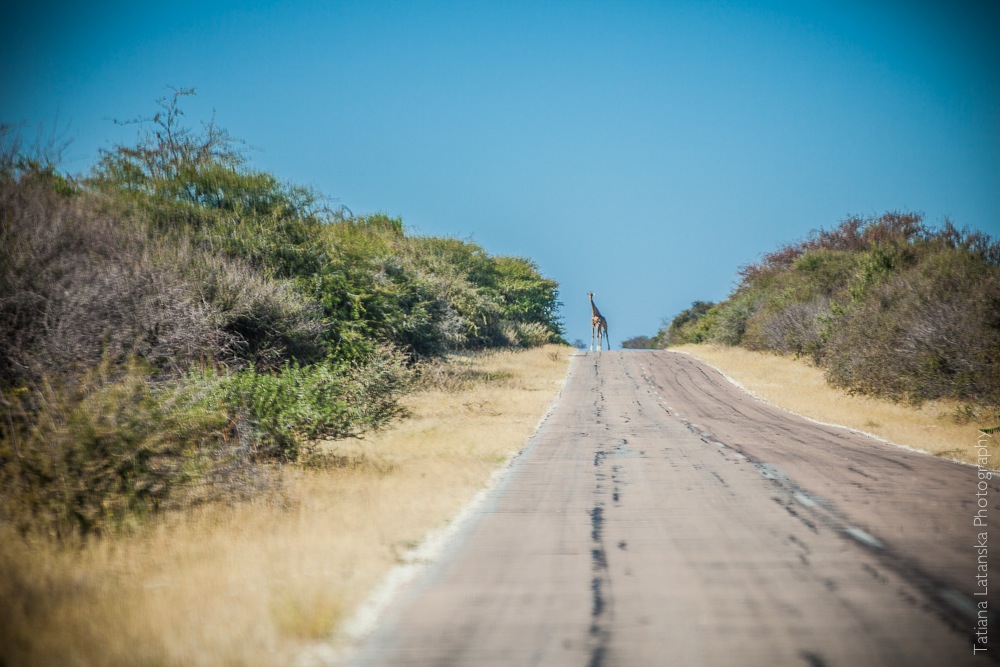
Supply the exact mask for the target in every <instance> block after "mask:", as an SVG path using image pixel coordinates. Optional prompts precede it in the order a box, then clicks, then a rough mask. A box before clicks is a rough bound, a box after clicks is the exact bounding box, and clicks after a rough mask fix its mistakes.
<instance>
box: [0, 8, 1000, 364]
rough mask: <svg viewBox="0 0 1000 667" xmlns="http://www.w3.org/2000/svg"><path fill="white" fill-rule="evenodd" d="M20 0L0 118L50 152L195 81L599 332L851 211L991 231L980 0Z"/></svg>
mask: <svg viewBox="0 0 1000 667" xmlns="http://www.w3.org/2000/svg"><path fill="white" fill-rule="evenodd" d="M18 4H20V5H21V7H20V8H19V9H17V10H12V9H8V10H7V11H6V15H5V23H6V24H7V25H6V30H5V31H4V32H5V35H4V40H3V41H2V42H0V121H3V122H8V123H9V122H13V123H24V124H25V125H26V127H27V129H28V130H29V134H32V133H33V132H34V131H35V128H36V127H39V126H40V127H42V128H44V130H45V131H46V132H51V131H52V130H53V128H56V130H57V132H58V133H59V134H61V135H63V136H65V137H68V138H71V139H72V140H73V143H72V145H71V147H70V149H69V150H68V151H67V152H66V155H65V160H64V168H65V169H66V170H67V171H70V172H73V173H78V172H82V171H85V170H86V169H87V168H88V167H89V165H90V164H91V163H92V162H93V160H94V159H95V157H96V155H97V150H98V148H99V147H107V146H110V145H111V144H112V143H114V142H123V141H128V140H129V139H131V138H132V137H133V136H134V131H133V130H122V129H121V128H118V127H116V126H115V125H114V124H113V123H112V122H111V119H112V118H118V119H129V118H134V117H136V116H140V115H149V114H151V113H152V112H153V111H154V110H155V108H154V105H153V100H154V99H156V98H159V97H162V96H164V95H166V94H168V93H169V91H168V90H167V88H166V87H167V86H177V87H195V88H196V89H197V91H198V95H197V97H196V98H195V99H194V100H189V103H188V104H187V105H186V107H185V108H186V110H187V118H188V120H189V121H191V122H193V123H197V122H199V121H201V120H207V119H208V118H210V116H211V113H212V110H213V109H214V110H215V111H216V118H217V121H218V123H219V124H220V125H221V126H223V127H225V128H227V129H228V130H229V131H230V133H231V134H233V135H234V136H237V137H239V138H241V139H244V140H246V141H247V142H248V143H249V144H250V145H251V146H253V147H255V150H254V152H252V154H251V159H252V161H253V163H254V164H255V165H256V166H257V167H259V168H262V169H265V170H267V171H270V172H272V173H274V174H275V175H276V176H278V177H279V178H281V179H283V180H287V181H290V182H293V183H297V184H303V185H311V186H313V187H315V188H316V189H317V190H319V191H320V192H322V193H324V194H326V195H329V196H330V197H333V198H335V200H336V201H337V202H339V203H342V204H344V205H346V206H348V207H349V208H350V209H351V210H352V211H354V212H355V213H363V212H374V211H382V212H385V213H388V214H391V215H398V216H401V217H402V218H403V220H404V222H405V223H406V224H407V225H408V226H409V228H410V229H411V231H413V232H416V233H422V234H433V235H445V236H456V237H460V238H471V239H472V240H474V241H475V242H477V243H480V244H481V245H483V246H484V247H485V248H486V249H487V250H488V251H490V252H491V253H494V254H515V255H522V256H527V257H531V258H532V259H534V260H535V261H536V262H538V264H539V266H540V267H541V269H542V271H543V272H544V273H545V274H546V275H547V276H549V277H551V278H553V279H555V280H557V281H559V282H560V284H561V299H562V301H563V302H564V303H565V306H564V308H563V315H564V317H565V321H566V327H567V337H568V338H569V339H570V340H573V339H575V338H589V315H590V312H589V305H588V302H587V297H586V292H587V291H588V290H593V291H594V292H595V293H596V300H597V303H598V305H599V306H600V307H601V310H602V311H603V313H604V314H605V315H606V317H607V319H608V321H609V325H610V331H611V338H612V342H613V343H614V345H615V347H617V346H618V344H619V343H620V341H621V340H622V339H624V338H627V337H630V336H634V335H639V334H652V333H654V332H655V331H656V329H657V328H658V326H659V323H660V320H661V318H663V317H667V316H673V315H674V314H676V313H677V312H679V311H680V310H682V309H683V308H685V307H687V306H688V305H689V304H690V302H691V301H692V300H694V299H708V300H717V299H720V298H723V297H725V296H726V295H727V294H728V293H729V291H730V290H731V289H732V287H733V286H734V282H735V276H736V271H737V269H738V268H739V267H740V266H741V265H743V264H746V263H748V262H750V261H753V260H755V259H756V258H758V257H759V256H760V255H761V253H764V252H767V251H769V250H771V249H773V248H775V247H776V246H777V245H779V244H780V243H783V242H789V241H794V240H797V239H800V238H802V237H804V236H805V235H806V234H808V233H809V231H810V230H811V229H815V228H818V227H827V228H828V227H832V226H835V225H836V224H837V223H839V222H840V221H841V220H842V219H843V218H844V217H846V216H848V215H851V214H860V215H869V214H876V213H881V212H884V211H886V210H910V211H921V212H923V213H924V214H925V215H926V218H927V220H928V221H929V222H931V223H934V224H937V223H940V222H941V221H942V220H943V219H944V217H945V216H948V217H950V218H951V219H952V220H953V221H954V222H955V223H956V224H957V225H959V226H965V225H967V226H970V227H974V228H978V229H981V230H985V231H987V232H989V233H991V234H992V235H994V236H998V235H1000V215H998V212H1000V40H998V39H997V38H996V32H997V30H998V27H1000V3H998V2H996V1H995V0H980V1H976V2H968V1H964V0H942V1H940V2H929V1H928V2H920V1H909V2H904V1H902V0H898V1H893V0H867V1H860V2H855V1H854V0H834V1H830V2H825V1H824V2H796V1H789V2H777V1H775V2H694V1H690V2H680V1H679V2H643V3H640V2H633V3H627V2H549V3H546V2H524V3H521V2H490V3H479V2H331V1H323V2H298V3H296V2H259V1H258V2H241V3H220V2H211V1H210V0H200V1H198V2H187V1H180V2H174V3H166V4H164V3H159V4H156V3H153V4H151V3H136V2H120V1H113V2H103V3H98V4H99V6H98V7H92V6H89V5H90V4H91V3H72V4H65V5H64V6H60V4H59V3H18ZM11 11H16V12H19V13H18V14H16V15H12V14H11V13H10V12H11Z"/></svg>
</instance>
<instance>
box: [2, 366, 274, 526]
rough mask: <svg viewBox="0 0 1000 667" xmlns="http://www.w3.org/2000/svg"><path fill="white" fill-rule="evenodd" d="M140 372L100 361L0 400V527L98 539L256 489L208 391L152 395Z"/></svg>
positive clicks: (155, 391) (258, 482) (167, 390)
mask: <svg viewBox="0 0 1000 667" xmlns="http://www.w3.org/2000/svg"><path fill="white" fill-rule="evenodd" d="M150 378H151V375H150V371H149V369H148V368H147V367H146V366H145V365H144V364H142V363H140V362H138V361H135V360H129V361H128V362H127V363H126V364H124V365H117V364H112V363H110V362H108V361H105V362H103V363H101V364H99V365H98V366H97V367H95V368H94V369H91V370H90V371H88V372H87V373H85V374H84V375H83V376H82V377H81V378H80V379H79V380H67V379H65V378H62V377H58V376H57V377H54V378H48V377H46V378H43V379H42V381H40V382H39V383H38V384H37V385H34V386H32V387H31V388H24V389H21V390H16V391H13V392H8V393H7V394H6V395H4V396H3V397H2V401H0V417H2V420H3V427H2V428H0V500H2V503H0V507H2V511H0V518H2V519H5V520H7V521H9V522H11V523H12V524H14V525H17V526H18V527H19V529H20V530H21V532H23V533H28V532H32V531H41V532H44V533H48V534H51V535H54V536H57V537H67V536H71V535H76V534H82V535H86V534H90V533H106V532H108V531H109V530H117V529H119V528H123V527H127V526H130V525H132V524H134V523H135V522H136V521H137V520H138V519H141V518H142V517H143V516H145V515H147V514H149V513H151V512H154V511H157V510H161V509H167V508H170V507H181V506H188V505H191V504H193V503H197V502H200V501H202V500H207V499H217V498H219V497H223V496H226V495H234V494H235V495H247V494H249V493H251V492H255V491H257V490H258V487H260V486H262V485H264V484H265V479H264V477H263V476H262V471H261V470H260V469H259V468H255V467H252V466H251V465H250V460H249V450H248V448H247V447H246V446H245V443H244V442H241V439H240V438H239V437H234V436H233V434H230V433H228V432H227V430H226V426H227V422H228V418H227V415H226V414H225V412H223V411H221V410H219V409H218V408H214V407H213V404H212V402H211V401H208V400H206V394H208V393H209V392H210V391H211V388H210V387H207V386H202V387H199V386H197V385H193V384H186V385H181V386H177V385H174V386H168V387H156V386H154V385H153V384H152V383H151V382H150Z"/></svg>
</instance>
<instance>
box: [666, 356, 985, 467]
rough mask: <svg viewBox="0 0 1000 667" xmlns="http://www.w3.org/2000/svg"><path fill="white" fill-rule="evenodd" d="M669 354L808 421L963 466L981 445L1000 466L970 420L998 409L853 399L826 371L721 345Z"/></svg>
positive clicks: (974, 458) (973, 459) (787, 358)
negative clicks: (678, 355) (689, 359)
mask: <svg viewBox="0 0 1000 667" xmlns="http://www.w3.org/2000/svg"><path fill="white" fill-rule="evenodd" d="M671 349H673V350H676V351H679V352H684V353H687V354H690V355H691V356H693V357H695V358H697V359H700V360H701V361H704V362H705V363H707V364H708V365H709V366H712V367H713V368H715V369H717V370H719V371H721V372H722V373H724V374H725V375H727V376H729V377H731V378H732V379H734V380H736V381H737V382H739V383H740V384H741V385H743V386H744V387H745V388H746V389H748V390H749V391H750V392H751V393H753V394H754V395H756V396H758V397H759V398H762V399H764V400H765V401H767V402H769V403H773V404H774V405H777V406H779V407H782V408H785V409H786V410H791V411H792V412H795V413H797V414H800V415H803V416H805V417H809V418H811V419H815V420H817V421H821V422H826V423H830V424H840V425H843V426H847V427H849V428H853V429H857V430H859V431H864V432H865V433H870V434H872V435H874V436H876V437H879V438H882V439H884V440H888V441H889V442H891V443H893V444H897V445H904V446H907V447H912V448H913V449H919V450H921V451H924V452H928V453H930V454H934V455H935V456H941V457H945V458H950V459H954V460H956V461H963V462H965V463H977V462H978V458H977V453H978V450H977V449H976V446H977V443H979V442H980V441H982V442H984V443H985V445H986V446H987V447H988V451H989V454H990V461H991V462H992V463H991V465H990V466H989V467H991V468H997V467H998V466H1000V438H998V437H996V436H993V437H986V436H983V435H982V434H981V433H980V432H979V429H978V427H977V426H982V425H983V424H981V423H980V424H977V423H975V420H971V419H969V414H970V412H971V413H974V414H976V415H981V416H982V417H984V418H985V419H986V420H988V419H989V418H990V417H991V416H992V415H993V414H995V413H996V412H997V410H996V409H989V408H987V407H981V408H979V409H978V410H972V408H970V406H967V405H962V404H959V403H957V402H954V401H928V402H926V403H924V404H923V405H921V406H919V407H915V406H911V405H906V404H903V403H895V402H892V401H888V400H883V399H877V398H871V397H867V396H861V395H851V394H848V393H846V392H844V391H841V390H839V389H835V388H833V387H831V386H830V385H829V384H827V382H826V379H825V378H824V375H823V370H822V369H820V368H817V367H816V366H814V365H812V364H810V363H808V362H807V361H805V360H803V359H795V358H793V357H790V356H781V355H775V354H768V353H765V352H751V351H749V350H746V349H743V348H741V347H729V346H720V345H682V346H680V347H676V348H671ZM963 415H964V416H963ZM990 425H992V424H990Z"/></svg>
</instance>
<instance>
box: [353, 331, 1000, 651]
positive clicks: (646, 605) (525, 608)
mask: <svg viewBox="0 0 1000 667" xmlns="http://www.w3.org/2000/svg"><path fill="white" fill-rule="evenodd" d="M969 444H970V447H972V446H974V445H975V443H969ZM978 481H979V480H978V479H977V469H976V468H975V467H972V466H963V465H959V464H956V463H952V462H949V461H945V460H941V459H937V458H934V457H932V456H928V455H924V454H920V453H916V452H911V451H908V450H905V449H901V448H897V447H892V446H890V445H886V444H883V443H880V442H877V441H875V440H873V439H871V438H868V437H866V436H863V435H860V434H856V433H853V432H850V431H847V430H845V429H840V428H836V427H829V426H822V425H818V424H816V423H815V422H811V421H808V420H805V419H802V418H799V417H797V416H795V415H792V414H790V413H787V412H785V411H782V410H780V409H777V408H774V407H772V406H769V405H767V404H764V403H762V402H759V401H757V400H755V399H753V398H751V397H749V396H748V395H747V394H745V393H744V392H742V391H741V390H739V389H738V388H736V387H735V386H733V385H732V384H731V383H729V382H728V381H727V380H726V379H725V378H723V377H722V376H721V375H720V374H718V373H717V372H715V371H714V370H712V369H710V368H708V367H706V366H704V365H703V364H701V363H700V362H698V361H696V360H694V359H692V358H690V357H688V356H685V355H681V354H677V353H671V352H648V353H647V352H632V351H623V352H604V353H603V354H596V353H590V354H587V355H579V356H577V357H575V358H574V360H573V362H572V364H571V367H570V371H569V375H568V377H567V382H566V385H565V387H564V389H563V392H562V395H561V396H560V398H559V400H558V402H557V404H556V406H555V409H554V410H553V412H552V414H551V415H550V417H549V418H548V419H547V420H546V422H545V423H544V424H543V426H542V428H541V429H540V431H539V433H538V434H537V435H536V436H535V438H534V439H533V440H532V442H531V444H530V445H529V446H528V448H527V449H526V450H525V452H524V453H523V454H522V455H521V456H520V457H519V458H518V459H517V461H516V462H515V464H514V466H513V468H512V469H511V471H510V473H509V474H508V475H507V476H506V477H505V479H504V481H503V482H501V484H500V485H499V486H498V487H497V488H496V490H495V491H494V492H493V494H492V495H491V497H490V500H489V501H488V502H487V503H485V504H484V506H482V507H481V508H480V509H479V510H478V512H477V515H476V516H475V517H474V518H473V519H472V520H471V521H470V522H469V523H468V524H467V526H466V527H465V528H464V530H463V531H462V532H461V533H460V534H459V536H458V538H457V539H456V544H455V545H454V547H453V548H451V549H450V550H449V552H448V553H447V554H446V555H445V556H444V557H443V558H442V559H441V560H439V561H438V562H437V563H434V564H433V565H431V566H430V567H429V569H428V570H427V572H426V573H425V574H424V575H423V576H422V578H421V579H419V580H418V582H416V583H415V584H414V585H413V586H412V587H411V588H410V589H409V590H407V591H406V592H405V593H404V594H402V595H401V596H400V597H399V599H398V600H397V601H396V603H394V605H393V606H392V607H391V608H390V610H389V611H388V612H387V613H386V615H385V617H384V619H383V621H382V623H381V624H380V626H379V628H378V629H377V630H376V631H375V632H374V633H373V634H372V635H371V636H370V637H369V638H368V639H367V641H366V642H365V643H364V644H363V645H362V647H361V648H360V650H359V651H358V653H357V654H356V655H355V658H354V663H355V664H358V665H393V666H396V665H544V666H549V665H579V666H588V665H589V666H595V667H596V666H599V665H607V666H611V665H682V666H687V665H806V666H811V667H817V666H822V665H826V666H833V665H845V666H847V665H851V666H854V665H935V666H937V665H963V664H979V665H989V664H995V662H996V659H995V656H996V655H1000V641H997V640H996V639H994V637H997V638H1000V621H998V619H997V618H996V617H995V616H994V615H993V612H994V610H993V609H992V608H990V609H989V610H988V614H984V615H983V616H982V620H981V621H980V620H979V615H978V607H977V603H978V602H982V601H986V600H987V599H990V600H992V599H993V598H995V595H990V596H988V597H987V596H982V595H980V596H977V595H976V593H977V592H983V590H984V589H983V588H982V587H979V586H977V574H985V575H986V577H985V578H984V579H983V580H984V581H987V582H988V581H989V579H988V575H989V572H988V570H986V571H981V570H979V569H977V565H978V562H977V561H978V558H979V551H978V550H977V546H978V545H979V544H980V542H982V540H981V539H980V537H979V533H988V531H989V527H988V520H987V521H985V523H987V527H985V528H984V527H974V526H973V515H974V514H975V513H976V512H977V511H978V508H977V502H978V500H979V498H977V495H976V494H977V493H983V494H985V495H983V496H981V497H985V498H987V501H986V502H987V503H988V507H987V509H986V512H984V513H983V514H982V515H981V516H985V517H988V519H994V518H995V519H997V520H998V521H1000V505H998V501H1000V486H998V485H997V483H996V482H994V481H992V480H991V481H990V482H988V485H987V487H986V491H979V487H978ZM990 536H992V535H987V536H986V537H987V540H988V538H989V537H990ZM994 539H996V540H998V541H1000V530H997V531H996V533H995V537H994ZM990 546H993V543H990V542H987V546H986V547H985V548H986V549H987V550H988V548H989V547H990ZM998 549H1000V547H998ZM997 552H998V553H1000V550H998V551H997ZM987 554H988V551H987ZM988 562H989V561H988V560H987V563H988ZM994 580H995V584H994V586H996V587H1000V569H998V570H997V573H996V575H995V576H994ZM977 632H978V633H979V634H978V635H977ZM979 637H985V638H987V639H992V640H993V641H992V642H991V644H988V645H983V644H981V643H976V640H977V639H978V638H979ZM974 647H982V648H988V649H989V650H987V651H981V652H980V653H979V654H978V655H974V651H973V649H974Z"/></svg>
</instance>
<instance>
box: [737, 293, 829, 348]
mask: <svg viewBox="0 0 1000 667" xmlns="http://www.w3.org/2000/svg"><path fill="white" fill-rule="evenodd" d="M830 317H831V315H830V300H829V299H828V298H826V297H817V298H814V299H811V300H809V301H805V302H801V301H794V302H792V303H790V304H787V305H786V306H784V307H782V308H778V309H773V310H771V311H770V312H766V313H765V312H760V313H758V314H757V315H756V316H755V317H753V318H752V319H751V320H750V322H749V323H748V328H747V333H746V338H745V341H744V343H745V345H746V347H747V348H749V349H751V350H770V351H773V352H779V353H781V354H794V355H795V356H802V355H809V356H812V357H813V358H814V359H817V360H818V359H819V358H820V357H821V355H822V347H823V342H824V341H823V339H824V335H825V331H826V330H827V328H828V326H829V320H830Z"/></svg>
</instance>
